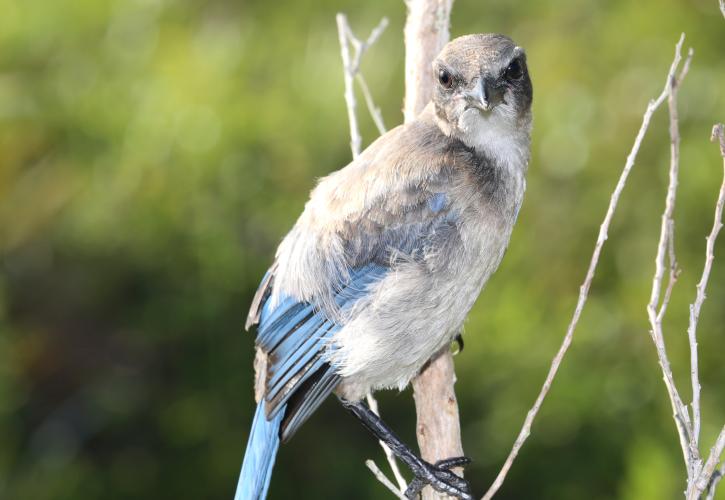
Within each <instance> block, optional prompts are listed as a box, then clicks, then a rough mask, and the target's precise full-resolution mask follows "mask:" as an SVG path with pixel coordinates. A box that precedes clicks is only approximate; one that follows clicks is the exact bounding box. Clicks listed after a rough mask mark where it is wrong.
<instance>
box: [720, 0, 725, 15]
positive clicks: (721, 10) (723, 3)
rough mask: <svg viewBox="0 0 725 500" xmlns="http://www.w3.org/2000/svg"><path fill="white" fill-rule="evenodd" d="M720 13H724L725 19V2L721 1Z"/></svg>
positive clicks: (724, 0)
mask: <svg viewBox="0 0 725 500" xmlns="http://www.w3.org/2000/svg"><path fill="white" fill-rule="evenodd" d="M720 12H722V15H723V17H725V0H720Z"/></svg>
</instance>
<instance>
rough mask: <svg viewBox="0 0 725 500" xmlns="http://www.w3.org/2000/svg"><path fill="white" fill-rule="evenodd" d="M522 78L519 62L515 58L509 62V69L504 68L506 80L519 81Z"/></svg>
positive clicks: (522, 71)
mask: <svg viewBox="0 0 725 500" xmlns="http://www.w3.org/2000/svg"><path fill="white" fill-rule="evenodd" d="M522 76H524V69H523V67H522V66H521V61H520V60H519V59H518V58H516V59H514V60H513V61H511V64H509V67H508V68H506V79H507V80H520V79H521V77H522Z"/></svg>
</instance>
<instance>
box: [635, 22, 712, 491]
mask: <svg viewBox="0 0 725 500" xmlns="http://www.w3.org/2000/svg"><path fill="white" fill-rule="evenodd" d="M683 41H684V35H683V37H681V38H680V41H679V43H678V44H677V48H676V54H675V62H676V63H677V64H679V61H680V51H681V49H682V43H683ZM691 57H692V51H691V50H690V52H689V54H688V58H687V60H686V61H685V64H684V66H683V69H682V71H681V72H680V76H679V78H678V77H677V75H676V74H675V72H674V71H675V69H676V67H675V65H673V67H672V70H671V72H670V76H669V86H668V99H667V102H668V108H669V115H670V171H669V185H668V187H667V196H666V199H665V209H664V212H663V213H662V224H661V226H660V239H659V243H658V245H657V255H656V257H655V273H654V277H653V278H652V292H651V294H650V301H649V304H648V305H647V315H648V318H649V322H650V328H651V329H650V335H651V336H652V341H653V342H654V344H655V348H656V350H657V359H658V360H659V364H660V367H661V369H662V375H663V379H664V381H665V386H666V388H667V394H668V395H669V396H670V404H671V405H672V410H673V415H674V419H675V424H676V426H677V434H678V436H679V438H680V447H681V449H682V455H683V459H684V461H685V466H686V467H687V479H688V485H691V483H692V480H693V478H694V477H695V475H696V474H697V472H696V471H695V469H697V468H699V466H700V465H699V462H698V458H697V457H698V456H699V454H698V452H697V437H695V432H694V427H693V422H692V421H691V420H690V416H689V414H688V412H687V407H686V406H685V404H684V403H683V402H682V398H681V397H680V394H679V392H678V390H677V387H676V386H675V381H674V377H673V376H672V369H671V368H670V361H669V358H668V357H667V350H666V348H665V341H664V336H663V333H662V319H663V317H664V311H665V310H666V309H667V305H668V302H669V297H670V294H671V287H672V285H673V284H674V280H673V279H672V270H670V283H669V284H668V286H667V290H666V292H665V295H664V299H663V300H662V305H661V306H660V305H659V304H660V293H661V291H662V281H663V278H664V274H665V254H666V253H667V251H668V248H670V250H669V253H670V269H672V261H673V259H674V257H673V255H674V220H673V214H674V210H675V200H676V198H677V177H678V173H679V151H680V149H679V146H680V133H679V122H678V115H677V90H678V87H679V85H680V83H681V82H682V80H683V78H684V77H685V75H686V74H687V71H688V68H689V63H690V60H691ZM658 307H659V311H658ZM694 363H695V366H696V365H697V359H696V355H695V361H694ZM695 376H696V375H695ZM694 401H697V405H695V404H694ZM695 407H697V408H698V411H697V414H698V415H699V395H698V396H694V393H693V409H694V408H695ZM688 487H689V486H688Z"/></svg>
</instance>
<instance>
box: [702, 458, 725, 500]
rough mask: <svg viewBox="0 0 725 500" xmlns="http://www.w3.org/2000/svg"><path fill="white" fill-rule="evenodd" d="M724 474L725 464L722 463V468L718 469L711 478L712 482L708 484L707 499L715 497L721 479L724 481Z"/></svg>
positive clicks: (710, 499) (711, 499)
mask: <svg viewBox="0 0 725 500" xmlns="http://www.w3.org/2000/svg"><path fill="white" fill-rule="evenodd" d="M723 476H725V464H722V465H721V466H720V468H719V469H718V470H716V471H715V473H714V474H713V475H712V477H711V478H710V484H708V485H707V497H706V500H714V499H715V491H716V490H717V485H718V484H719V483H720V481H722V478H723Z"/></svg>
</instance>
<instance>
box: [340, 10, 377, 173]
mask: <svg viewBox="0 0 725 500" xmlns="http://www.w3.org/2000/svg"><path fill="white" fill-rule="evenodd" d="M336 20H337V35H338V38H339V40H340V55H341V56H342V69H343V73H344V78H345V103H346V105H347V117H348V121H349V123H350V149H351V150H352V157H353V159H354V158H357V157H358V155H360V151H361V144H362V138H361V137H360V128H359V127H358V123H357V116H356V108H357V101H356V100H355V89H354V88H353V85H354V79H355V77H356V76H357V77H358V83H360V86H361V88H362V89H363V94H364V95H365V102H366V103H367V106H368V109H369V110H370V114H371V115H372V117H373V120H374V121H375V125H376V126H377V127H378V130H381V124H382V118H381V117H380V111H379V110H378V108H377V107H376V106H375V105H374V103H373V102H372V97H370V91H369V89H368V86H367V84H366V83H365V80H364V78H363V77H362V75H361V74H360V63H361V61H362V57H363V56H364V55H365V52H366V51H367V49H369V48H370V46H371V45H373V44H374V43H375V42H376V41H377V40H378V38H380V35H382V34H383V31H385V28H387V26H388V20H387V18H383V19H382V20H381V21H380V23H379V24H378V25H377V26H376V27H375V28H374V29H373V30H372V31H371V32H370V36H369V37H368V38H367V40H365V41H364V42H363V41H361V40H360V39H358V38H357V37H356V36H355V34H354V33H353V32H352V29H350V25H349V23H348V22H347V17H346V16H345V14H342V13H339V14H337V16H336ZM350 45H352V47H353V49H354V51H355V54H354V56H352V57H351V56H350ZM378 121H379V122H380V123H378ZM384 129H385V127H384V126H383V127H382V130H384ZM381 133H382V132H381Z"/></svg>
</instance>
